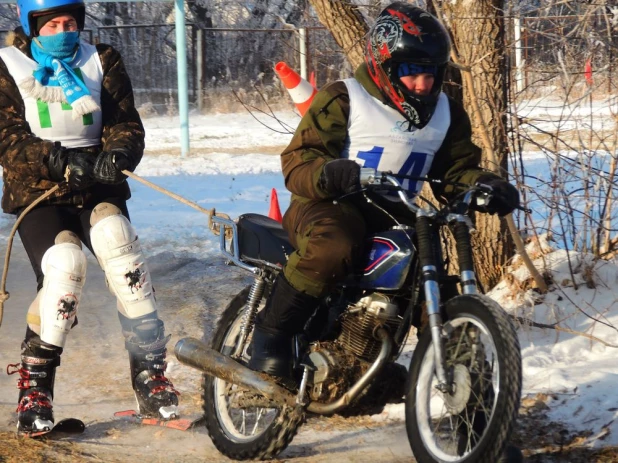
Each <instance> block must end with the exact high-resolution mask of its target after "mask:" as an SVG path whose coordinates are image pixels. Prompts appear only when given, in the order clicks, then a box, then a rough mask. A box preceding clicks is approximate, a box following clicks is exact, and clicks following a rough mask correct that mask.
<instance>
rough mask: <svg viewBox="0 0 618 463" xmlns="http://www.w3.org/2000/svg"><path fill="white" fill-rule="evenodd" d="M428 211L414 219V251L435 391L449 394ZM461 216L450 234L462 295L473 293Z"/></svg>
mask: <svg viewBox="0 0 618 463" xmlns="http://www.w3.org/2000/svg"><path fill="white" fill-rule="evenodd" d="M430 214H431V212H430V211H419V213H418V214H417V220H416V234H417V238H418V252H419V259H420V262H421V270H422V273H423V282H424V283H423V286H424V290H425V301H426V304H427V315H428V318H429V329H430V330H431V339H432V344H433V347H434V353H435V364H436V377H437V378H438V385H437V386H436V387H437V388H438V390H440V391H441V392H444V393H452V392H453V391H452V381H451V379H449V377H448V374H447V370H446V361H445V347H444V338H443V336H442V330H443V320H442V315H441V314H440V286H439V273H438V268H437V265H438V262H437V260H438V259H437V257H436V252H437V251H436V250H435V249H434V246H433V244H434V241H435V239H437V235H436V232H435V231H434V230H432V227H431V217H430ZM462 217H464V216H459V215H457V216H456V217H455V218H454V220H455V225H454V234H455V240H456V244H457V258H458V263H459V268H460V281H461V286H462V288H463V293H464V294H476V292H477V287H476V276H475V273H474V266H473V261H472V247H471V245H470V224H469V223H468V222H466V220H465V218H462ZM468 220H469V219H468Z"/></svg>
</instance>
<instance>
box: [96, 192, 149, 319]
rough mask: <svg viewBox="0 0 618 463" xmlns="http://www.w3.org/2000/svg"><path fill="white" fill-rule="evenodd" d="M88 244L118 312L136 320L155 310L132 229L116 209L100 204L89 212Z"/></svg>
mask: <svg viewBox="0 0 618 463" xmlns="http://www.w3.org/2000/svg"><path fill="white" fill-rule="evenodd" d="M90 225H91V227H92V228H91V229H90V241H91V242H92V248H93V249H94V252H95V254H96V256H97V259H98V261H99V264H100V265H101V268H102V269H103V271H104V272H105V276H106V278H107V284H108V286H109V289H110V291H111V292H112V293H113V294H114V295H115V296H116V297H117V298H118V303H119V304H118V305H119V309H120V306H121V307H122V310H121V313H122V312H124V313H123V315H125V316H126V317H128V318H137V317H141V316H143V315H147V314H149V313H152V312H155V311H156V310H157V306H156V302H155V298H154V293H153V291H152V281H151V277H150V272H149V271H148V266H147V264H146V260H145V258H144V255H143V254H142V249H141V246H140V244H139V240H138V238H137V234H136V233H135V229H134V228H133V226H132V225H131V223H130V222H129V221H128V220H127V218H126V217H125V216H123V215H122V213H121V212H120V209H118V208H117V207H116V206H114V205H113V204H109V203H101V204H99V205H97V207H95V208H94V210H93V211H92V216H91V218H90Z"/></svg>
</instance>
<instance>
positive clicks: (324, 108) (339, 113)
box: [281, 64, 493, 202]
mask: <svg viewBox="0 0 618 463" xmlns="http://www.w3.org/2000/svg"><path fill="white" fill-rule="evenodd" d="M354 78H355V79H356V80H357V81H358V82H359V83H360V84H361V85H362V86H363V88H364V89H365V90H366V91H367V92H368V93H369V94H370V95H371V96H373V97H375V98H377V99H378V100H380V101H382V102H383V103H384V104H386V100H385V97H384V96H383V95H382V94H381V92H380V90H379V89H378V87H377V86H376V85H375V84H374V82H373V81H372V80H371V77H370V76H369V73H368V72H367V67H366V66H365V65H364V64H363V65H361V66H360V67H359V68H358V69H357V70H356V72H355V74H354ZM449 107H450V112H451V121H453V122H452V123H451V125H450V127H449V129H448V132H447V134H446V137H445V139H444V142H443V143H442V145H441V147H440V148H439V150H438V151H437V152H436V154H435V157H434V160H433V164H432V166H431V169H430V171H429V173H428V177H430V178H435V179H440V180H448V181H452V182H461V183H466V184H473V183H474V182H476V180H477V179H478V178H479V176H481V175H493V174H491V173H490V172H487V171H485V170H483V169H481V168H480V167H479V164H480V161H481V149H480V148H479V147H478V146H476V145H475V144H474V143H472V140H471V135H472V128H471V125H470V118H469V117H468V115H467V113H466V112H465V110H464V109H463V107H462V106H461V105H460V104H458V103H457V102H455V101H454V100H453V99H451V98H449ZM349 114H350V99H349V95H348V90H347V87H346V85H345V83H343V82H342V81H337V82H334V83H332V84H330V85H327V86H326V87H324V88H323V89H321V90H320V91H319V92H318V93H317V94H316V95H315V97H314V99H313V101H312V103H311V106H310V107H309V109H308V111H307V113H306V114H305V115H304V116H303V118H302V120H301V121H300V124H299V125H298V128H297V129H296V132H295V133H294V136H293V137H292V141H291V142H290V144H289V145H288V147H287V148H286V149H285V151H283V153H282V154H281V166H282V169H283V175H284V177H285V185H286V187H287V189H288V190H290V192H292V199H293V200H297V201H301V202H306V201H307V200H319V199H323V198H326V197H327V194H326V193H325V192H323V191H321V190H320V187H319V182H318V181H319V178H320V174H321V173H322V169H323V166H324V164H325V163H326V162H328V161H330V160H333V159H337V158H339V157H340V153H341V151H342V149H343V147H344V144H345V141H346V136H347V133H348V130H347V127H348V118H349ZM432 189H433V191H434V194H435V195H436V196H438V197H440V196H448V195H449V193H452V187H449V186H446V187H442V186H440V185H435V184H432Z"/></svg>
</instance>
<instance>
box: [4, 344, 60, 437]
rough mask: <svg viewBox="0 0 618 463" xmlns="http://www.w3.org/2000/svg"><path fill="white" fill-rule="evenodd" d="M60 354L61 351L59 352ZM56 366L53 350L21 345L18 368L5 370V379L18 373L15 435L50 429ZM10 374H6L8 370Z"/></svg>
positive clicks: (14, 366) (52, 415) (58, 363)
mask: <svg viewBox="0 0 618 463" xmlns="http://www.w3.org/2000/svg"><path fill="white" fill-rule="evenodd" d="M60 352H61V350H60ZM58 365H60V353H59V352H58V350H57V349H45V348H43V347H40V346H32V345H31V344H26V343H24V344H23V345H22V354H21V365H20V364H18V363H16V364H11V365H9V366H8V367H7V373H8V374H9V375H11V374H14V373H19V380H18V381H17V387H18V388H19V403H18V405H17V410H16V411H17V432H18V433H19V434H30V433H33V432H39V431H49V430H51V429H52V428H53V427H54V412H53V404H52V401H53V398H54V378H55V376H56V367H57V366H58ZM10 367H13V368H15V369H14V370H12V371H10V370H9V368H10Z"/></svg>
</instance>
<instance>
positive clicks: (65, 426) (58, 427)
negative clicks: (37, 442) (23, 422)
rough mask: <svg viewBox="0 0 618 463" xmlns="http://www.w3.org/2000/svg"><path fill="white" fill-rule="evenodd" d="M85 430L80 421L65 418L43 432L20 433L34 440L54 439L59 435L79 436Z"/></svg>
mask: <svg viewBox="0 0 618 463" xmlns="http://www.w3.org/2000/svg"><path fill="white" fill-rule="evenodd" d="M85 429H86V425H85V424H84V422H83V421H82V420H78V419H77V418H65V419H64V420H60V421H58V422H57V423H55V424H54V427H53V428H51V429H48V430H45V431H34V432H24V433H21V435H23V436H24V437H27V438H31V439H35V438H38V437H44V436H45V437H54V436H55V435H59V434H81V433H83V432H84V430H85Z"/></svg>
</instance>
